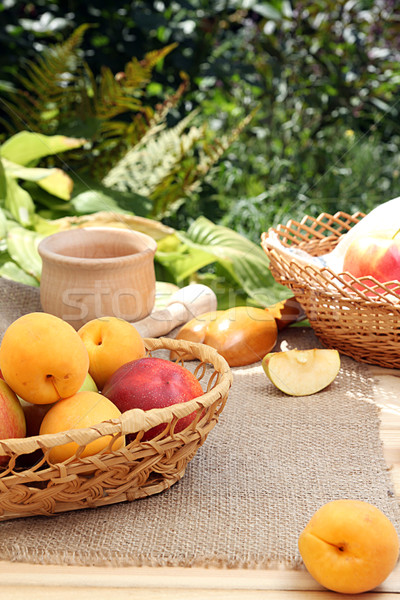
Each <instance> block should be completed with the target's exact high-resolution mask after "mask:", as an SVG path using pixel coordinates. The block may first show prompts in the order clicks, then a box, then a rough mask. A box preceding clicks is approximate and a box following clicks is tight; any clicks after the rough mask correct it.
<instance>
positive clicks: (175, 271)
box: [156, 236, 215, 284]
mask: <svg viewBox="0 0 400 600" xmlns="http://www.w3.org/2000/svg"><path fill="white" fill-rule="evenodd" d="M171 237H175V236H168V238H171ZM168 238H166V244H168V246H170V245H171V240H170V239H168ZM176 240H177V242H178V244H177V245H175V247H174V248H172V247H170V248H169V249H168V250H167V249H165V250H163V247H165V248H166V244H163V241H164V240H163V241H161V242H160V243H159V244H158V249H157V252H156V261H157V262H158V263H159V264H161V265H162V266H163V267H165V268H166V269H167V271H168V272H169V273H170V274H171V275H172V277H173V280H174V281H175V282H176V283H178V284H180V283H183V282H184V281H185V279H188V278H189V277H190V276H191V275H193V273H196V271H198V270H200V269H202V268H203V267H205V266H207V265H210V264H212V263H213V262H215V256H214V254H212V253H210V252H207V251H206V250H203V249H202V248H193V247H192V246H188V245H186V244H181V243H179V239H178V238H176Z"/></svg>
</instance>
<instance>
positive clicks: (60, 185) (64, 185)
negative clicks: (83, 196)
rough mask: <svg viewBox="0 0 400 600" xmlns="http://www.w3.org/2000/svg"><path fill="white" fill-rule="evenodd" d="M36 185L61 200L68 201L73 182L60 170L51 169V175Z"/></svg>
mask: <svg viewBox="0 0 400 600" xmlns="http://www.w3.org/2000/svg"><path fill="white" fill-rule="evenodd" d="M38 185H40V187H41V188H43V189H44V190H46V192H49V194H53V196H57V198H61V200H69V199H70V198H71V193H72V189H73V187H74V182H73V181H72V179H71V177H69V175H67V174H66V173H64V171H63V170H62V169H52V173H50V175H48V176H47V177H45V178H44V179H41V180H40V181H38Z"/></svg>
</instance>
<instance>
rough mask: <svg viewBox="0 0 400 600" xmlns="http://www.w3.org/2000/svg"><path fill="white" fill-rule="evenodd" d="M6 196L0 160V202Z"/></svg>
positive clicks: (4, 175) (4, 174) (4, 173)
mask: <svg viewBox="0 0 400 600" xmlns="http://www.w3.org/2000/svg"><path fill="white" fill-rule="evenodd" d="M6 195H7V180H6V172H5V170H4V164H3V161H2V160H1V158H0V202H4V200H5V198H6Z"/></svg>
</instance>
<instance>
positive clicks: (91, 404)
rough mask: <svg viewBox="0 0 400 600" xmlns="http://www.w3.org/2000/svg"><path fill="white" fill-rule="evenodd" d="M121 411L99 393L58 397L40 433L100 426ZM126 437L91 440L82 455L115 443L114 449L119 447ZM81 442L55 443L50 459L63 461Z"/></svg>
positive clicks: (71, 454)
mask: <svg viewBox="0 0 400 600" xmlns="http://www.w3.org/2000/svg"><path fill="white" fill-rule="evenodd" d="M120 415H121V412H120V410H119V409H118V408H117V407H116V406H115V404H113V403H112V402H111V401H110V400H109V399H108V398H106V397H105V396H102V395H101V394H99V393H98V392H78V393H77V394H74V395H73V396H71V397H70V398H64V399H63V400H59V401H58V402H57V403H56V404H53V406H52V407H51V408H50V409H49V410H48V411H47V413H46V414H45V416H44V417H43V421H42V424H41V426H40V435H44V434H47V433H60V432H61V431H68V430H69V429H82V428H85V427H91V426H94V425H98V424H99V423H101V422H103V421H108V420H109V419H118V418H119V417H120ZM124 441H125V440H124V437H119V438H116V439H115V441H114V442H113V443H112V436H110V435H107V436H102V437H99V438H98V439H96V440H94V441H92V442H89V443H88V444H87V445H86V447H85V449H84V450H83V452H82V454H81V455H80V456H81V457H82V458H83V457H85V456H92V455H93V454H96V453H97V452H100V451H101V450H104V449H105V448H108V446H110V445H111V443H112V447H111V449H112V450H117V449H118V448H120V447H121V446H122V445H123V444H124ZM78 448H79V445H78V444H77V443H75V442H69V443H67V444H62V445H59V446H55V447H53V448H52V449H51V450H50V454H49V458H50V461H51V462H62V461H64V460H67V459H68V458H70V457H71V456H73V455H74V454H75V452H76V451H77V450H78Z"/></svg>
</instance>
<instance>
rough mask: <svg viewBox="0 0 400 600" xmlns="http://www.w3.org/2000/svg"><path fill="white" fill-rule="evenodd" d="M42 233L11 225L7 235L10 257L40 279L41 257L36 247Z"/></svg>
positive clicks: (41, 237)
mask: <svg viewBox="0 0 400 600" xmlns="http://www.w3.org/2000/svg"><path fill="white" fill-rule="evenodd" d="M43 237H44V236H43V235H40V234H39V233H36V232H35V231H30V230H29V229H24V228H23V227H19V226H15V227H11V229H10V230H9V232H8V236H7V246H8V252H9V254H10V256H11V258H12V259H13V260H14V261H15V262H16V263H17V264H18V265H19V266H20V267H21V268H22V269H23V270H24V271H25V272H26V273H28V274H29V275H31V276H32V277H34V278H35V279H36V280H37V281H40V276H41V273H42V259H41V258H40V255H39V252H38V250H37V247H38V245H39V242H40V241H41V240H42V239H43Z"/></svg>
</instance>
